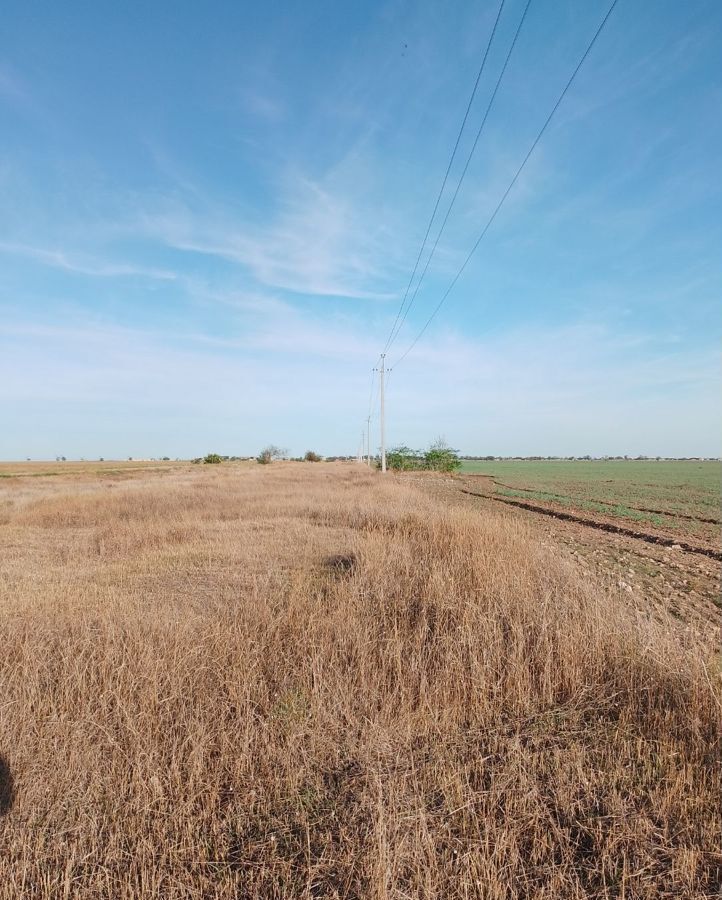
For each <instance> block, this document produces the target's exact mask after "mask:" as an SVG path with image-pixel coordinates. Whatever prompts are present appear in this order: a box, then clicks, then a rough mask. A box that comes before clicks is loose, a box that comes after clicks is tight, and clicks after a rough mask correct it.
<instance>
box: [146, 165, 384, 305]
mask: <svg viewBox="0 0 722 900" xmlns="http://www.w3.org/2000/svg"><path fill="white" fill-rule="evenodd" d="M281 197H282V199H281V202H280V207H281V209H280V212H279V213H278V215H277V216H276V218H275V221H272V222H271V223H270V224H262V225H255V226H254V225H252V224H250V223H248V222H239V221H237V220H235V219H234V218H232V217H231V216H229V214H228V213H227V212H226V211H225V210H222V209H219V208H216V209H212V210H209V211H200V212H192V211H191V210H190V209H188V208H182V209H179V208H177V207H176V208H175V209H173V210H172V211H170V212H167V213H160V214H146V215H145V216H144V217H143V227H144V228H145V230H146V233H147V234H148V235H149V236H150V237H154V238H156V239H157V240H160V241H161V242H163V243H164V244H166V245H167V246H169V247H173V248H175V249H178V250H184V251H188V252H193V253H200V254H204V255H208V256H216V257H220V258H222V259H224V260H227V261H230V262H232V263H236V264H238V265H240V266H242V267H244V268H245V269H247V270H248V271H249V272H250V274H251V275H252V276H253V277H254V278H255V279H256V280H257V281H258V283H259V284H261V285H265V286H267V287H272V288H277V289H282V290H287V291H291V292H294V293H300V294H315V295H318V296H335V297H351V298H356V299H365V300H369V299H370V300H383V299H389V298H392V297H395V296H396V294H395V292H394V291H389V290H384V289H383V287H379V289H378V290H376V289H374V288H373V287H371V288H369V287H368V285H374V284H377V285H385V284H387V283H388V282H387V272H386V271H384V270H383V269H382V268H381V266H380V262H379V260H381V259H382V258H383V252H382V251H383V232H382V229H381V228H379V226H376V227H375V228H374V227H372V226H371V221H370V219H369V218H368V217H367V216H365V215H363V214H362V212H361V210H360V209H359V208H358V207H357V206H355V205H354V204H353V203H352V202H351V201H350V200H346V199H344V197H343V196H342V195H341V194H340V193H337V192H333V191H331V190H329V189H328V188H326V187H324V186H323V185H321V184H319V183H317V182H314V181H312V180H310V179H307V178H303V177H298V178H294V179H287V180H286V187H285V190H283V191H282V192H281Z"/></svg>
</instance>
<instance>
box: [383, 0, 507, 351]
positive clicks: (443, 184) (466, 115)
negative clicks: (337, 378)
mask: <svg viewBox="0 0 722 900" xmlns="http://www.w3.org/2000/svg"><path fill="white" fill-rule="evenodd" d="M505 2H506V0H501V5H500V6H499V12H498V13H497V14H496V20H495V21H494V27H493V28H492V30H491V35H490V36H489V41H488V43H487V45H486V50H485V51H484V58H483V59H482V61H481V66H480V67H479V71H478V73H477V76H476V81H475V82H474V89H473V90H472V92H471V97H469V102H468V104H467V106H466V112H465V113H464V118H463V119H462V122H461V127H460V128H459V133H458V134H457V136H456V142H455V143H454V149H453V150H452V151H451V158H450V159H449V164H448V165H447V167H446V172H445V174H444V180H443V181H442V182H441V187H440V188H439V194H438V196H437V198H436V203H435V204H434V211H433V212H432V213H431V218H430V219H429V224H428V226H427V228H426V234H425V235H424V239H423V241H422V242H421V248H420V249H419V255H418V256H417V257H416V262H415V263H414V269H413V271H412V273H411V278H409V283H408V285H407V286H406V290H405V292H404V296H403V299H402V300H401V306H400V307H399V311H398V312H397V313H396V319H395V321H394V324H393V326H392V327H391V332H390V334H389V337H388V339H387V341H386V345H385V346H384V351H383V352H384V353H385V352H386V351H387V350H388V348H389V346H390V343H391V340H392V336H393V334H394V329H395V328H396V323H397V322H398V321H399V318H400V316H401V313H402V311H403V309H404V304H405V303H406V298H407V297H408V296H409V291H410V290H411V285H412V284H413V282H414V278H415V277H416V272H417V270H418V268H419V263H420V262H421V257H422V256H423V253H424V250H425V248H426V242H427V240H428V239H429V234H430V233H431V226H432V225H433V224H434V219H435V218H436V213H437V211H438V209H439V203H441V197H442V195H443V193H444V188H445V187H446V182H447V180H448V178H449V172H450V171H451V166H452V165H453V162H454V159H455V158H456V151H457V150H458V148H459V141H460V140H461V135H462V133H463V131H464V126H465V125H466V120H467V119H468V118H469V112H470V111H471V105H472V103H473V102H474V97H475V96H476V90H477V88H478V87H479V81H480V80H481V76H482V73H483V72H484V67H485V66H486V59H487V57H488V55H489V50H490V48H491V42H492V41H493V40H494V35H495V34H496V29H497V26H498V24H499V19H500V18H501V12H502V10H503V9H504V3H505Z"/></svg>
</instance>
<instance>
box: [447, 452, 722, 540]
mask: <svg viewBox="0 0 722 900" xmlns="http://www.w3.org/2000/svg"><path fill="white" fill-rule="evenodd" d="M461 472H462V474H476V475H490V476H492V477H493V478H494V479H495V480H496V482H497V493H500V494H505V495H507V496H512V497H514V496H519V497H527V498H530V499H533V498H536V499H539V500H546V501H550V502H556V503H562V504H565V505H574V506H580V507H583V508H587V509H594V510H595V511H597V512H605V511H608V509H609V507H613V508H614V512H613V514H614V515H621V516H624V517H625V518H639V519H646V520H649V521H652V522H654V523H655V524H660V525H668V524H669V521H668V520H667V517H666V516H664V513H668V514H669V515H671V516H674V515H680V514H681V515H687V516H695V517H702V518H710V519H717V520H718V519H719V518H720V477H721V475H722V466H721V465H720V462H718V461H711V462H709V461H704V462H700V461H697V460H660V461H659V462H657V461H654V460H607V461H604V460H592V461H586V460H578V461H569V460H539V461H537V460H534V461H525V460H497V461H489V462H487V461H482V460H473V461H471V460H465V461H464V463H463V465H462V468H461ZM650 510H651V511H652V512H651V513H650V512H649V511H650ZM655 511H656V512H655ZM645 513H646V514H645ZM660 515H661V518H660ZM655 517H656V521H655Z"/></svg>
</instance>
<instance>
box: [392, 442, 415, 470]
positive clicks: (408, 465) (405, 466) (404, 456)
mask: <svg viewBox="0 0 722 900" xmlns="http://www.w3.org/2000/svg"><path fill="white" fill-rule="evenodd" d="M386 465H387V467H388V468H389V469H395V470H396V471H399V472H408V471H410V470H412V469H423V468H424V457H423V455H422V453H421V451H420V450H412V449H411V448H410V447H406V446H401V447H392V448H391V450H389V451H388V452H387V454H386Z"/></svg>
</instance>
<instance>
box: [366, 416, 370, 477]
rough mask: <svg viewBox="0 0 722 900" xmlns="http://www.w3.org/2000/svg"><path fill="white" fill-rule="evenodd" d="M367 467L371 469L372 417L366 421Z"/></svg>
mask: <svg viewBox="0 0 722 900" xmlns="http://www.w3.org/2000/svg"><path fill="white" fill-rule="evenodd" d="M366 465H367V466H368V467H369V468H371V416H369V417H368V418H367V419H366Z"/></svg>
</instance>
